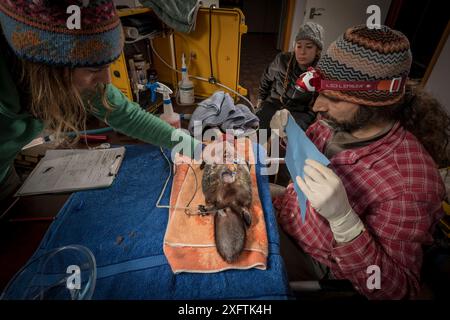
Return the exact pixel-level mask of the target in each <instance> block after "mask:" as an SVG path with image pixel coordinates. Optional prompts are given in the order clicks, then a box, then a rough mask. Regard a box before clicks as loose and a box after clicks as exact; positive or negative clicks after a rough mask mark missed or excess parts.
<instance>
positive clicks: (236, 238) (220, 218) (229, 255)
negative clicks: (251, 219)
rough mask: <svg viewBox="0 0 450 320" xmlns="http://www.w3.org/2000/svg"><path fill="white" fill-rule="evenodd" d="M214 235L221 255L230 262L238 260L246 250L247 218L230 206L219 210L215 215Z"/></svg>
mask: <svg viewBox="0 0 450 320" xmlns="http://www.w3.org/2000/svg"><path fill="white" fill-rule="evenodd" d="M214 237H215V242H216V248H217V251H218V252H219V255H220V256H221V257H222V258H223V259H224V260H225V261H226V262H228V263H232V262H234V261H236V260H237V259H238V257H239V255H240V254H241V253H242V251H243V250H244V246H245V239H246V220H245V219H244V216H243V214H242V213H238V212H235V211H233V210H231V209H230V208H225V209H221V210H218V212H217V213H216V215H215V217H214Z"/></svg>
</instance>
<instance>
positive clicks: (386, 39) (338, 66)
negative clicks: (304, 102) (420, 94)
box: [316, 25, 412, 106]
mask: <svg viewBox="0 0 450 320" xmlns="http://www.w3.org/2000/svg"><path fill="white" fill-rule="evenodd" d="M411 61H412V56H411V51H410V48H409V41H408V39H407V38H406V36H405V35H404V34H402V33H401V32H399V31H396V30H392V29H390V28H389V27H386V26H381V28H380V29H369V28H367V27H366V25H360V26H356V27H352V28H350V29H348V30H347V31H346V32H345V33H344V34H343V35H341V36H340V37H339V38H338V39H337V40H336V41H334V42H333V43H332V44H331V45H330V46H329V48H328V50H327V52H326V54H324V55H322V57H321V59H320V60H319V62H318V63H317V66H316V69H317V70H318V71H319V72H320V73H321V76H322V78H323V79H324V80H335V81H380V80H392V79H395V78H397V82H396V83H397V84H398V85H399V90H394V91H392V92H391V91H390V90H370V91H338V90H326V91H324V92H323V94H324V95H326V96H330V97H332V98H336V99H340V100H344V101H348V102H351V103H355V104H360V105H366V106H385V105H391V104H394V103H396V102H398V101H399V100H400V99H401V98H402V97H403V95H404V91H405V90H404V84H405V82H406V78H407V76H408V74H409V70H410V68H411ZM399 78H401V79H399ZM385 83H391V82H390V81H385ZM400 84H401V85H400Z"/></svg>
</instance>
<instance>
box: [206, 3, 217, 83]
mask: <svg viewBox="0 0 450 320" xmlns="http://www.w3.org/2000/svg"><path fill="white" fill-rule="evenodd" d="M214 7H215V5H213V4H212V5H210V6H209V70H210V76H209V79H208V81H209V82H210V83H212V84H215V83H216V82H217V80H216V78H214V73H213V65H212V52H211V51H212V48H211V34H212V20H211V15H212V9H213V8H214Z"/></svg>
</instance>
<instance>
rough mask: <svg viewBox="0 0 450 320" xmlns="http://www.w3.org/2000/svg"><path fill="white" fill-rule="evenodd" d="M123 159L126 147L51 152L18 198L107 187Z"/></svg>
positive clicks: (27, 180)
mask: <svg viewBox="0 0 450 320" xmlns="http://www.w3.org/2000/svg"><path fill="white" fill-rule="evenodd" d="M124 156H125V147H119V148H111V149H99V150H85V149H69V150H48V151H47V152H46V154H45V157H44V158H42V159H41V161H40V162H39V163H38V164H37V166H36V168H35V169H34V170H33V171H32V172H31V174H30V175H29V176H28V178H27V179H26V180H25V182H24V184H23V185H22V187H21V188H20V189H19V190H18V191H17V193H16V194H15V196H24V195H32V194H43V193H61V192H70V191H78V190H85V189H94V188H104V187H108V186H110V185H111V184H112V183H113V181H114V178H115V176H116V174H117V173H118V171H119V168H120V165H121V164H122V160H123V157H124Z"/></svg>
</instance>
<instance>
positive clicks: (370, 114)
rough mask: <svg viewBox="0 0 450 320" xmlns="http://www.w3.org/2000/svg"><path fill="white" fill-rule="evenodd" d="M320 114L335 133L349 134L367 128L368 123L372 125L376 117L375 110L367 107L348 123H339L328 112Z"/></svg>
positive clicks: (347, 121)
mask: <svg viewBox="0 0 450 320" xmlns="http://www.w3.org/2000/svg"><path fill="white" fill-rule="evenodd" d="M319 114H320V116H321V117H322V120H323V121H325V123H326V124H327V125H329V126H330V127H331V128H332V129H333V130H334V131H343V132H348V133H351V132H353V131H355V130H359V129H361V128H363V127H365V126H366V125H367V124H368V123H371V122H372V120H373V119H374V117H375V112H374V111H373V109H371V108H370V107H365V106H360V107H359V108H358V110H357V111H356V113H355V114H354V116H353V118H352V119H350V120H346V121H339V120H337V119H336V118H334V117H332V116H330V115H329V114H328V113H326V112H319Z"/></svg>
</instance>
